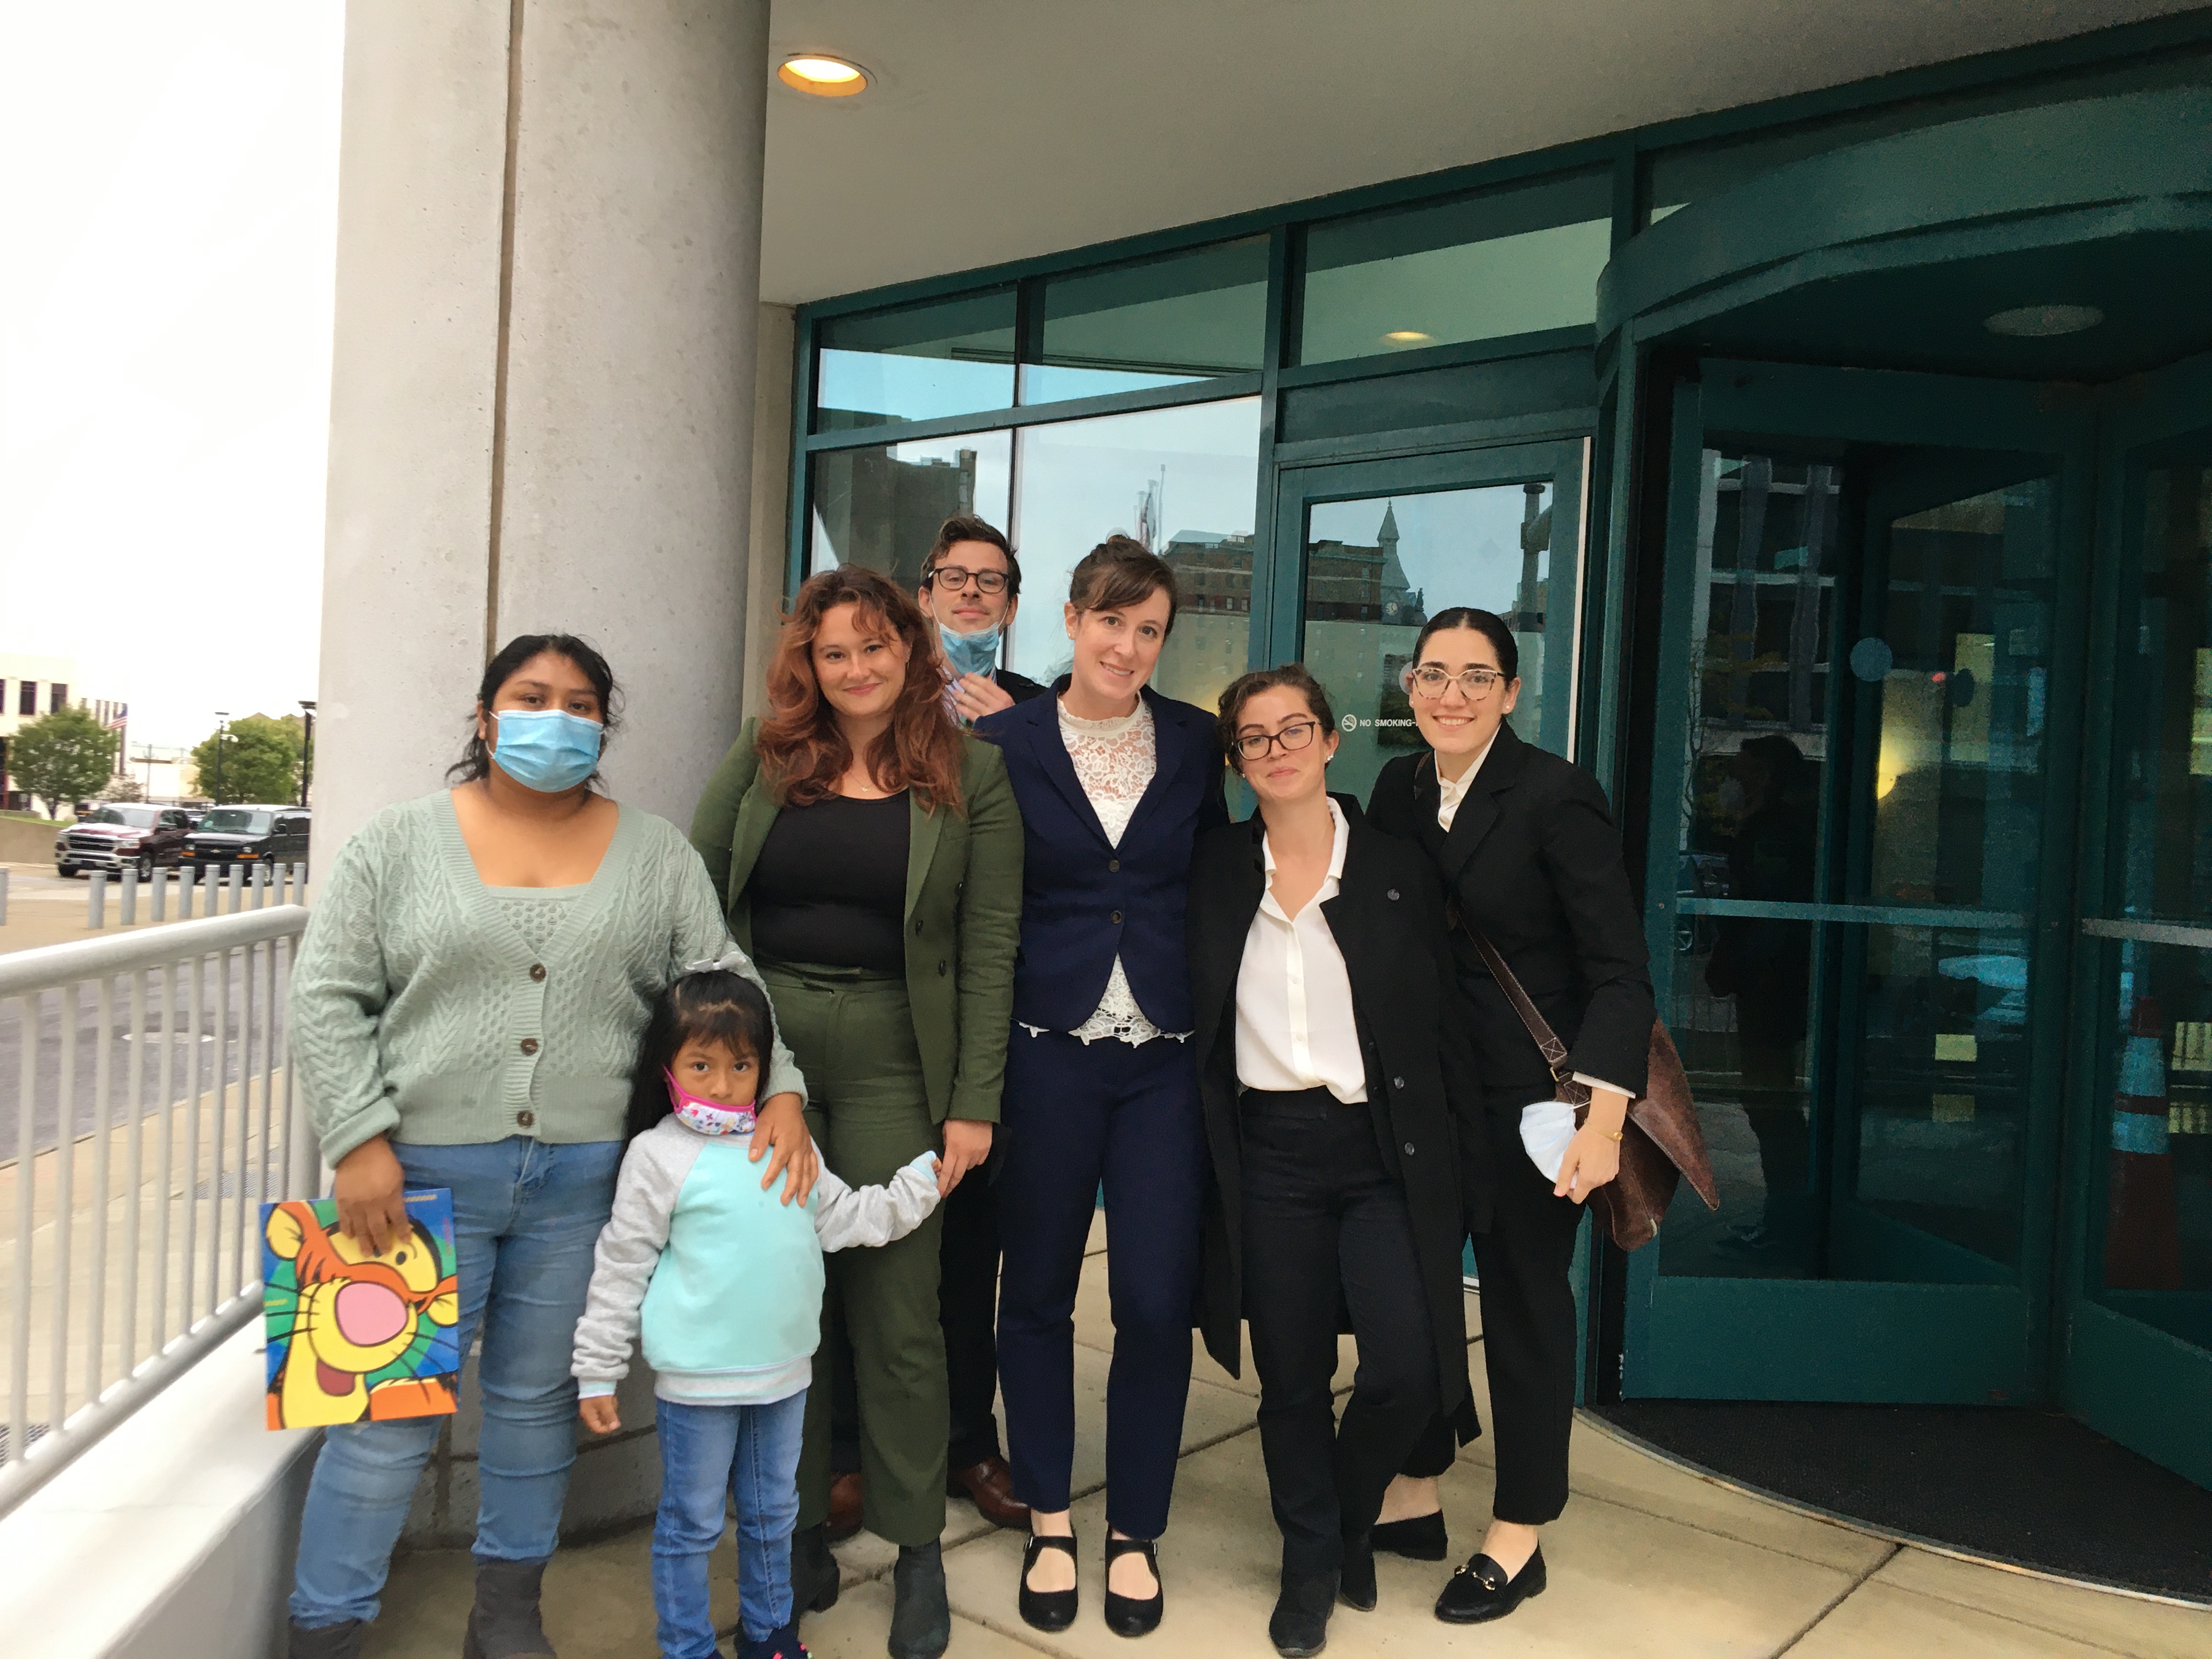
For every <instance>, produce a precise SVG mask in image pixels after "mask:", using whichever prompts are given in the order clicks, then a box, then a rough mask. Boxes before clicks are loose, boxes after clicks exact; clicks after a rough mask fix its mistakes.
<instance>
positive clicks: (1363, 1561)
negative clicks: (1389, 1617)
mask: <svg viewBox="0 0 2212 1659" xmlns="http://www.w3.org/2000/svg"><path fill="white" fill-rule="evenodd" d="M1336 1593H1337V1594H1338V1595H1340V1596H1342V1597H1343V1598H1344V1605H1345V1606H1346V1607H1356V1608H1358V1610H1359V1611H1360V1612H1362V1613H1372V1612H1374V1611H1375V1595H1376V1592H1375V1549H1374V1546H1373V1545H1372V1544H1371V1543H1370V1541H1369V1538H1368V1534H1365V1533H1362V1534H1360V1535H1359V1536H1358V1537H1357V1538H1347V1539H1346V1540H1345V1541H1344V1566H1343V1568H1342V1569H1341V1570H1340V1571H1339V1573H1338V1574H1337V1591H1336Z"/></svg>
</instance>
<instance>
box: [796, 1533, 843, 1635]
mask: <svg viewBox="0 0 2212 1659" xmlns="http://www.w3.org/2000/svg"><path fill="white" fill-rule="evenodd" d="M837 1584H838V1577H837V1558H836V1556H834V1555H832V1554H830V1553H829V1539H828V1537H827V1536H825V1535H824V1533H823V1528H820V1527H818V1526H815V1527H800V1528H798V1529H797V1530H795V1531H794V1532H793V1534H791V1609H792V1616H793V1620H796V1619H797V1617H798V1615H799V1614H800V1613H827V1612H829V1609H830V1608H832V1607H836V1605H837Z"/></svg>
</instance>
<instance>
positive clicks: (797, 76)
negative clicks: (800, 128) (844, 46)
mask: <svg viewBox="0 0 2212 1659" xmlns="http://www.w3.org/2000/svg"><path fill="white" fill-rule="evenodd" d="M775 78H776V79H777V80H779V81H781V82H783V84H784V85H786V86H787V87H793V88H797V89H798V90H799V91H800V92H807V93H811V94H814V96H816V97H817V98H850V97H851V96H852V95H853V94H854V93H856V92H866V90H867V89H868V72H867V70H864V69H862V68H861V67H860V65H859V64H848V63H847V62H846V61H845V60H844V59H843V58H825V57H823V55H822V54H821V53H820V52H800V53H799V54H798V55H796V56H795V57H791V58H785V59H784V60H783V64H782V66H781V68H779V69H778V70H776V72H775Z"/></svg>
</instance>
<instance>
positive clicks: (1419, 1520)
mask: <svg viewBox="0 0 2212 1659" xmlns="http://www.w3.org/2000/svg"><path fill="white" fill-rule="evenodd" d="M1368 1537H1369V1540H1370V1541H1371V1542H1372V1543H1373V1545H1374V1547H1376V1549H1378V1550H1381V1551H1383V1553H1385V1554H1389V1555H1402V1556H1405V1557H1406V1558H1407V1559H1408V1560H1413V1561H1441V1560H1443V1559H1444V1557H1446V1556H1447V1555H1449V1554H1450V1553H1451V1539H1450V1536H1449V1534H1447V1533H1446V1532H1445V1531H1444V1513H1443V1510H1437V1512H1436V1513H1435V1514H1434V1515H1416V1516H1410V1517H1409V1518H1407V1519H1406V1520H1403V1521H1378V1522H1376V1524H1375V1530H1374V1531H1373V1532H1371V1533H1370V1534H1368Z"/></svg>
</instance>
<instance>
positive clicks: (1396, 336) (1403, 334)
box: [1383, 328, 1436, 347]
mask: <svg viewBox="0 0 2212 1659" xmlns="http://www.w3.org/2000/svg"><path fill="white" fill-rule="evenodd" d="M1434 343H1436V336H1435V335H1433V334H1424V333H1422V332H1421V331H1420V330H1419V329H1418V328H1394V329H1392V330H1391V331H1389V333H1388V334H1385V335H1384V336H1383V344H1384V345H1387V346H1401V347H1403V346H1423V345H1432V344H1434Z"/></svg>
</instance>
